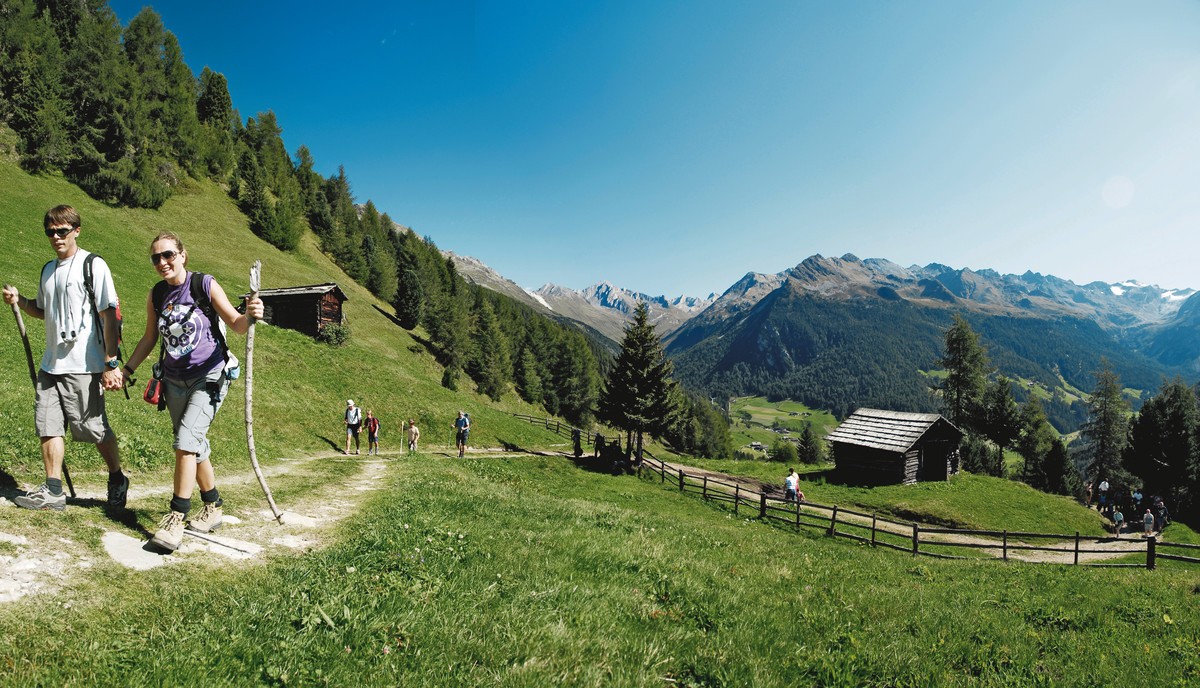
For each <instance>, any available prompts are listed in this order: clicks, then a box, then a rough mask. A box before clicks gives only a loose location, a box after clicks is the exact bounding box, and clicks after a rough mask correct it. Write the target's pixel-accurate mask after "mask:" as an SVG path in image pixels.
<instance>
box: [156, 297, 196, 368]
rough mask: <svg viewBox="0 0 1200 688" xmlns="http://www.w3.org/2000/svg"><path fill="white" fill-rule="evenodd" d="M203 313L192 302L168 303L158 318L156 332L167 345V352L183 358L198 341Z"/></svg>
mask: <svg viewBox="0 0 1200 688" xmlns="http://www.w3.org/2000/svg"><path fill="white" fill-rule="evenodd" d="M203 317H204V314H203V313H201V312H200V311H199V310H197V309H196V306H195V305H194V304H174V303H169V304H167V305H165V306H163V312H162V315H161V316H160V317H159V318H158V334H159V336H161V337H162V338H163V341H164V342H165V343H166V345H167V354H168V355H169V356H170V357H171V358H174V359H176V360H180V359H185V358H186V357H187V356H188V354H190V353H192V352H193V351H195V349H196V345H197V344H199V343H200V320H201V318H203Z"/></svg>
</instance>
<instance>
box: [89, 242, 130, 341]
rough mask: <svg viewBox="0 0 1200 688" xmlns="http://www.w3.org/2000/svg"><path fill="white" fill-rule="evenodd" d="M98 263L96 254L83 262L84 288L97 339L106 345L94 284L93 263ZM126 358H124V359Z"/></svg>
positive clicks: (90, 254)
mask: <svg viewBox="0 0 1200 688" xmlns="http://www.w3.org/2000/svg"><path fill="white" fill-rule="evenodd" d="M95 261H96V254H95V253H89V254H88V257H87V258H85V259H84V260H83V288H84V290H85V291H87V300H88V306H90V307H91V309H92V318H93V321H94V322H95V323H96V338H97V339H99V340H100V343H101V344H103V343H104V323H103V322H102V321H101V320H100V312H99V311H97V310H96V287H95V285H93V284H92V282H93V279H94V278H93V276H92V263H94V262H95ZM122 358H124V357H122Z"/></svg>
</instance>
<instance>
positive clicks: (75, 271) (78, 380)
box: [4, 205, 129, 511]
mask: <svg viewBox="0 0 1200 688" xmlns="http://www.w3.org/2000/svg"><path fill="white" fill-rule="evenodd" d="M42 226H43V229H44V230H45V232H46V238H47V239H49V240H50V248H51V249H53V250H54V254H55V256H56V257H55V259H54V260H51V261H49V262H48V263H46V264H45V265H43V266H42V272H41V275H40V276H39V278H38V292H37V297H36V298H35V299H33V300H30V299H28V298H25V297H23V296H21V294H20V292H19V291H18V290H17V288H16V287H11V286H7V285H6V286H5V287H4V302H5V303H7V304H9V305H10V306H16V307H17V308H20V309H21V310H22V311H24V312H25V313H27V314H28V315H30V316H32V317H34V318H37V319H39V320H43V321H45V325H46V351H45V353H44V354H43V355H42V361H41V365H40V367H39V369H38V371H37V396H36V400H35V401H34V419H33V424H34V429H35V430H36V431H37V434H38V437H39V438H40V439H41V449H42V464H43V465H44V467H45V470H46V481H45V482H44V483H42V485H41V486H40V487H38V489H36V490H34V491H33V492H30V493H29V494H26V495H22V496H19V497H17V498H15V499H14V500H13V502H14V503H15V504H16V505H17V506H20V507H24V508H26V509H36V510H46V509H48V510H52V511H63V510H65V509H66V508H67V497H66V495H65V494H63V491H62V476H63V455H64V454H65V453H66V440H65V439H64V438H65V436H66V434H67V429H68V428H70V431H71V438H72V439H73V440H75V441H76V442H87V443H89V444H95V445H96V450H97V451H98V452H99V453H100V456H101V458H103V459H104V463H105V465H106V466H107V467H108V494H107V500H106V502H105V506H106V507H107V508H108V509H109V510H117V509H124V508H125V502H126V499H127V497H128V494H129V478H128V477H126V476H125V474H124V473H123V472H122V470H121V458H120V451H119V449H118V447H117V436H116V434H115V433H114V432H113V430H112V427H111V426H110V425H109V424H108V413H107V411H106V409H105V406H104V390H109V391H115V390H119V389H121V388H122V387H123V385H124V380H123V378H122V375H121V372H120V370H118V369H119V368H120V367H121V357H120V348H119V336H120V332H119V330H120V325H119V321H118V317H119V316H118V314H119V300H118V298H117V289H116V286H115V285H114V284H113V278H112V272H111V271H110V270H109V268H108V263H106V262H104V259H103V258H101V257H100V256H98V255H96V254H94V253H91V252H89V251H85V250H84V249H82V248H80V246H79V243H78V241H79V235H80V233H81V232H82V229H83V223H82V221H81V219H80V217H79V213H78V212H76V210H75V209H74V208H72V207H71V206H69V205H59V206H55V207H53V208H51V209H50V210H48V211H47V212H46V215H45V217H44V218H43V219H42Z"/></svg>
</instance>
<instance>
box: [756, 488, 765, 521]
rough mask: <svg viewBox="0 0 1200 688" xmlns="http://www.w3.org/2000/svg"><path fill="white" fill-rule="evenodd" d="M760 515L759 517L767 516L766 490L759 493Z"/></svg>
mask: <svg viewBox="0 0 1200 688" xmlns="http://www.w3.org/2000/svg"><path fill="white" fill-rule="evenodd" d="M758 517H759V518H766V517H767V493H766V492H760V493H758Z"/></svg>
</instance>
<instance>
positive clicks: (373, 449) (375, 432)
mask: <svg viewBox="0 0 1200 688" xmlns="http://www.w3.org/2000/svg"><path fill="white" fill-rule="evenodd" d="M363 426H364V427H365V428H366V429H367V456H370V455H371V454H374V455H375V456H379V419H378V418H376V417H375V413H374V412H372V411H371V410H370V409H367V419H366V420H365V421H363Z"/></svg>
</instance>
